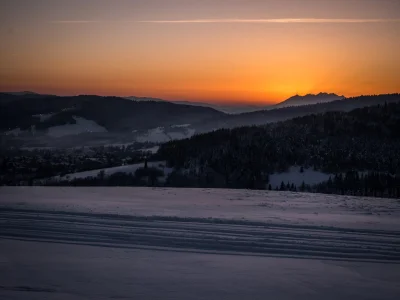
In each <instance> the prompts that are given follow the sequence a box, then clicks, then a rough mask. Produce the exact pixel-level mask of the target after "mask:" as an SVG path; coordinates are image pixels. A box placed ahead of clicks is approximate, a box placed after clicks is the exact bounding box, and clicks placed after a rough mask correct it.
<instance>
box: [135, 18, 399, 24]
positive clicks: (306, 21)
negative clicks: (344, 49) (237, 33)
mask: <svg viewBox="0 0 400 300" xmlns="http://www.w3.org/2000/svg"><path fill="white" fill-rule="evenodd" d="M136 22H137V23H159V24H190V23H396V22H400V19H194V20H143V21H136Z"/></svg>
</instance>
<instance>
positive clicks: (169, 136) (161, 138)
mask: <svg viewBox="0 0 400 300" xmlns="http://www.w3.org/2000/svg"><path fill="white" fill-rule="evenodd" d="M185 125H186V124H185ZM187 125H188V126H189V124H187ZM172 128H181V129H184V130H182V131H169V130H166V129H165V128H164V127H158V128H154V129H150V130H148V131H147V133H145V134H142V135H140V136H138V137H137V138H136V141H137V142H139V143H145V142H150V143H165V142H168V141H171V140H180V139H185V138H189V137H191V136H193V135H194V134H195V132H196V130H195V129H191V128H187V126H185V127H183V126H181V127H179V126H175V127H173V126H172Z"/></svg>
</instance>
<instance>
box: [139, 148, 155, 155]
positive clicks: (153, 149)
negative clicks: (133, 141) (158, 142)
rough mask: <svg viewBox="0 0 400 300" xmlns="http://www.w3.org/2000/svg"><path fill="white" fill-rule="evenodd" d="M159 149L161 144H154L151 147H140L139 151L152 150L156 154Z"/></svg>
mask: <svg viewBox="0 0 400 300" xmlns="http://www.w3.org/2000/svg"><path fill="white" fill-rule="evenodd" d="M158 149H160V146H154V147H151V148H145V149H139V151H142V152H151V153H152V154H155V153H157V151H158Z"/></svg>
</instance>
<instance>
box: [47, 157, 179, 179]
mask: <svg viewBox="0 0 400 300" xmlns="http://www.w3.org/2000/svg"><path fill="white" fill-rule="evenodd" d="M147 165H148V167H153V168H157V169H160V170H162V171H164V175H168V174H170V173H171V172H172V169H170V168H167V167H166V166H165V165H166V164H165V161H152V162H148V164H147ZM142 167H144V163H140V164H133V165H125V166H119V167H113V168H104V169H96V170H92V171H85V172H79V173H71V174H67V175H64V176H62V177H60V176H57V177H54V179H57V180H60V179H61V180H72V179H83V178H88V177H96V176H97V175H98V174H99V173H100V172H101V171H104V175H105V176H110V175H113V174H115V173H126V174H129V173H132V174H133V173H135V171H136V170H137V169H139V168H142Z"/></svg>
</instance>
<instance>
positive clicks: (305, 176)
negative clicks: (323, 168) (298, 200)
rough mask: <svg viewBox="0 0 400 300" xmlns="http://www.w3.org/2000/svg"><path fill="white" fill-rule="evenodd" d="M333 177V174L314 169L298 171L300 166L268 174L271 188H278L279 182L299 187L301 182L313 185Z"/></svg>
mask: <svg viewBox="0 0 400 300" xmlns="http://www.w3.org/2000/svg"><path fill="white" fill-rule="evenodd" d="M331 176H332V178H333V176H334V175H333V174H326V173H322V172H320V171H315V170H312V169H304V172H303V173H301V172H300V167H290V169H289V170H288V171H287V172H284V173H275V174H272V175H270V177H269V183H270V184H271V186H272V188H273V189H275V188H279V187H280V186H281V183H282V181H283V183H284V184H285V185H286V184H287V183H289V184H292V183H293V184H294V185H296V186H297V187H300V186H301V184H302V183H303V182H304V183H305V184H309V185H314V184H318V183H321V182H324V181H327V180H328V179H329V177H331Z"/></svg>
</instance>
